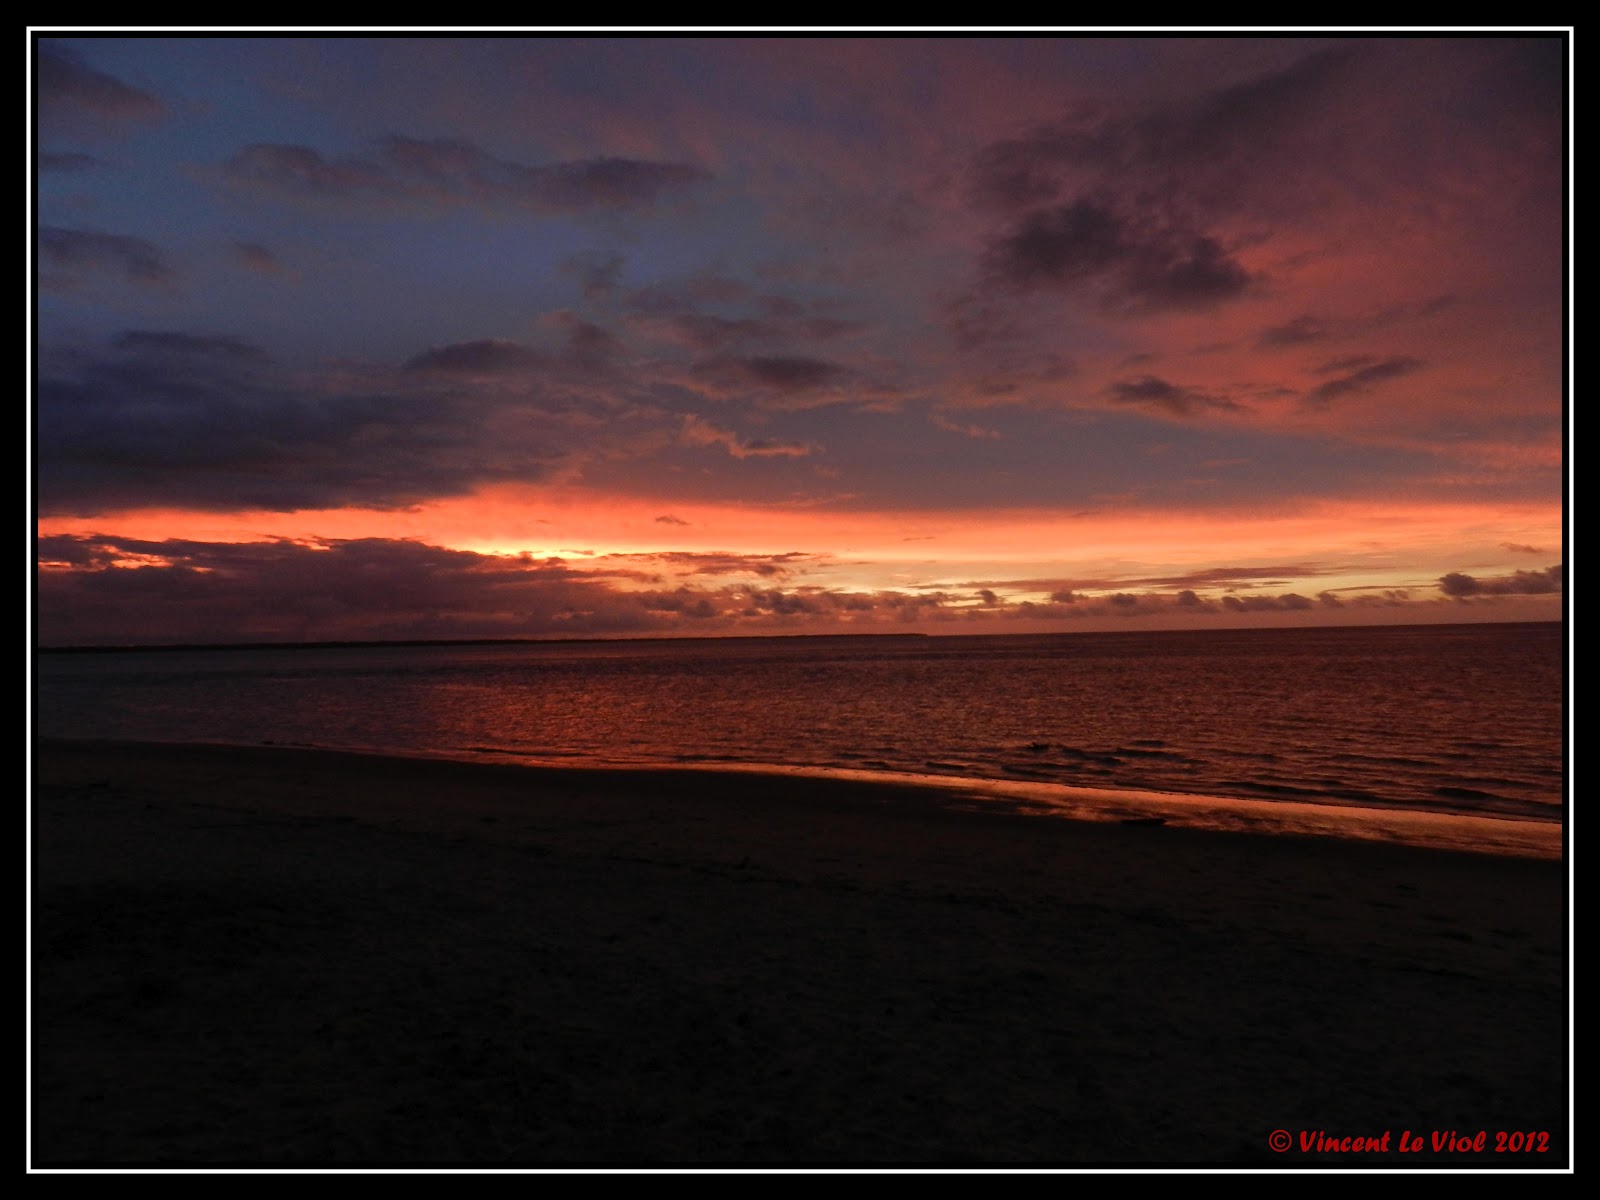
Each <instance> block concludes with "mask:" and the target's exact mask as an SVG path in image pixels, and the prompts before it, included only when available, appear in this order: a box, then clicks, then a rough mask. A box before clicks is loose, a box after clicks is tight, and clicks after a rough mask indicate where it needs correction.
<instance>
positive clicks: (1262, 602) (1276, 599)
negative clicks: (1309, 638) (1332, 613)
mask: <svg viewBox="0 0 1600 1200" xmlns="http://www.w3.org/2000/svg"><path fill="white" fill-rule="evenodd" d="M1222 607H1223V608H1224V609H1226V610H1227V611H1228V612H1236V613H1237V612H1301V611H1304V610H1305V609H1308V608H1314V607H1316V605H1315V604H1314V602H1313V601H1311V600H1308V599H1307V598H1306V597H1304V596H1301V595H1299V594H1297V593H1295V592H1285V593H1284V594H1283V595H1281V596H1224V597H1223V598H1222Z"/></svg>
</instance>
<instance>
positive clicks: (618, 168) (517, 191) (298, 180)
mask: <svg viewBox="0 0 1600 1200" xmlns="http://www.w3.org/2000/svg"><path fill="white" fill-rule="evenodd" d="M223 174H224V177H225V178H227V179H229V180H231V181H232V182H235V183H239V184H246V185H251V186H257V187H262V188H266V189H268V190H270V191H274V192H277V193H279V194H283V195H287V196H291V197H296V196H298V197H310V198H327V199H342V200H353V201H363V200H387V201H404V202H420V203H426V204H452V203H467V204H479V205H490V206H496V207H511V208H522V209H529V210H532V211H536V212H581V211H585V210H589V209H626V208H647V207H649V206H650V205H652V204H654V203H655V202H656V201H657V200H658V199H660V198H661V197H662V196H663V195H665V194H666V193H668V192H672V191H678V190H681V189H683V188H686V187H689V186H692V185H694V184H697V183H701V182H703V181H705V180H707V179H709V178H710V175H709V173H708V172H706V171H704V170H703V169H701V168H699V167H696V166H692V165H690V164H688V163H670V162H648V161H641V160H637V159H626V158H595V159H583V160H578V161H573V162H563V163H553V164H550V165H548V166H540V167H535V166H528V165H525V164H523V163H517V162H512V161H510V160H507V159H500V158H496V157H494V156H493V155H491V154H489V153H487V152H486V151H484V150H482V149H480V148H479V147H478V146H476V145H474V144H473V143H472V142H468V141H464V140H459V139H451V138H439V139H434V140H423V139H420V138H412V137H404V136H399V135H396V136H392V137H389V138H386V139H384V141H383V142H382V143H381V145H380V146H379V149H378V152H377V154H376V155H374V156H372V157H369V158H358V157H354V156H346V157H344V158H339V159H328V158H325V157H323V155H322V154H321V153H320V152H319V151H317V150H315V149H313V148H311V147H309V146H300V145H286V144H281V143H256V144H254V145H250V146H246V147H245V148H244V149H243V150H241V151H239V153H237V154H236V155H234V157H233V158H232V159H230V160H229V161H228V163H227V164H226V166H225V167H224V168H223Z"/></svg>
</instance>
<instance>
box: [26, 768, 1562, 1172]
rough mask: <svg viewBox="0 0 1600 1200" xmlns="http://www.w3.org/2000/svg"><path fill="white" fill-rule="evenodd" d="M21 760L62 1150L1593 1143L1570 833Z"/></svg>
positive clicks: (796, 782) (467, 774) (746, 790)
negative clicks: (1251, 833)
mask: <svg viewBox="0 0 1600 1200" xmlns="http://www.w3.org/2000/svg"><path fill="white" fill-rule="evenodd" d="M34 784H35V789H34V804H35V807H34V818H35V822H34V859H33V869H34V879H33V896H32V898H33V960H32V961H33V993H32V996H33V1028H32V1034H33V1061H32V1069H33V1078H32V1083H33V1089H32V1103H33V1107H32V1122H33V1124H32V1134H33V1140H32V1148H31V1162H32V1165H33V1166H35V1167H49V1166H72V1165H80V1166H91V1165H191V1166H198V1165H256V1166H330V1165H352V1166H359V1165H377V1166H382V1165H392V1166H404V1165H428V1164H433V1165H473V1166H495V1165H520V1166H535V1167H536V1166H558V1165H591V1166H629V1165H632V1166H667V1165H717V1164H727V1165H733V1164H749V1165H792V1166H805V1165H818V1166H824V1165H864V1166H871V1165H882V1166H894V1165H916V1164H921V1165H930V1166H942V1165H947V1166H958V1165H966V1166H1000V1165H1012V1164H1015V1165H1034V1166H1077V1165H1148V1166H1157V1165H1169V1164H1184V1165H1204V1164H1215V1165H1241V1166H1267V1167H1318V1168H1344V1167H1352V1168H1371V1167H1393V1166H1400V1165H1426V1166H1434V1167H1437V1166H1439V1165H1441V1164H1445V1165H1449V1166H1454V1167H1461V1168H1482V1167H1521V1168H1542V1169H1560V1168H1565V1167H1567V1166H1568V1165H1569V1162H1570V1158H1569V1156H1570V1152H1571V1142H1570V1137H1569V1128H1568V1119H1569V1117H1568V1112H1569V1110H1568V1100H1569V1088H1570V1074H1569V1073H1570V1057H1569V1047H1568V984H1567V936H1566V926H1567V917H1566V914H1567V904H1566V872H1565V868H1564V866H1563V865H1562V864H1561V863H1557V862H1548V861H1544V862H1540V861H1528V860H1519V859H1510V858H1493V857H1487V856H1472V855H1463V854H1449V853H1443V852H1437V851H1423V850H1416V849H1407V848H1403V847H1394V846H1384V845H1374V844H1362V843H1353V842H1339V841H1333V840H1290V839H1284V838H1269V837H1246V836H1237V835H1225V834H1214V833H1200V832H1197V831H1193V830H1183V829H1174V828H1170V827H1167V828H1161V827H1132V826H1121V825H1092V824H1081V823H1076V822H1068V821H1059V820H1047V819H1039V818H1023V817H1009V816H974V815H970V814H963V813H950V812H940V811H936V810H933V809H930V807H929V806H928V805H927V803H926V802H925V801H924V800H923V799H922V798H921V797H919V796H918V795H917V794H916V793H914V792H908V791H902V790H899V789H895V788H890V787H885V786H877V785H869V784H854V783H842V782H818V781H815V780H807V779H798V778H783V777H779V778H768V777H759V776H749V775H737V774H714V773H688V772H683V773H680V772H654V773H652V772H639V771H634V772H594V771H591V772H584V771H547V770H532V769H526V768H517V767H499V766H482V765H479V766H473V765H460V764H453V763H446V762H437V761H414V760H397V759H383V758H370V757H362V756H356V755H346V754H333V753H317V752H310V751H297V750H284V749H260V750H256V749H222V748H215V747H189V748H179V747H168V746H138V745H123V746H116V745H104V744H90V743H70V742H56V743H49V742H46V743H42V744H39V745H38V746H37V747H36V749H35V755H34ZM1274 1130H1284V1131H1287V1132H1288V1134H1289V1135H1290V1137H1291V1138H1292V1139H1293V1145H1292V1148H1291V1149H1290V1150H1289V1151H1288V1152H1287V1153H1281V1154H1280V1153H1274V1152H1273V1150H1272V1149H1270V1148H1269V1135H1271V1134H1272V1132H1273V1131H1274ZM1405 1130H1409V1131H1410V1133H1411V1135H1412V1136H1413V1137H1414V1136H1417V1135H1419V1134H1420V1135H1421V1136H1422V1138H1423V1139H1424V1143H1423V1149H1422V1151H1421V1152H1418V1153H1405V1154H1402V1153H1400V1151H1399V1147H1398V1142H1399V1139H1400V1137H1401V1135H1402V1131H1405ZM1452 1130H1454V1131H1456V1132H1458V1133H1460V1134H1466V1135H1468V1136H1469V1137H1470V1136H1471V1135H1475V1134H1476V1133H1478V1132H1479V1131H1480V1130H1481V1131H1484V1132H1485V1133H1486V1134H1487V1140H1486V1148H1485V1149H1484V1150H1483V1151H1482V1152H1466V1153H1455V1154H1451V1153H1448V1152H1443V1153H1434V1152H1433V1149H1432V1146H1431V1144H1430V1143H1431V1135H1432V1134H1434V1133H1435V1132H1438V1133H1439V1134H1445V1133H1447V1132H1448V1131H1452ZM1302 1131H1305V1132H1307V1133H1309V1134H1310V1135H1312V1136H1315V1134H1316V1133H1317V1132H1318V1131H1324V1132H1325V1134H1326V1135H1327V1136H1328V1137H1330V1138H1344V1137H1350V1136H1371V1137H1381V1136H1382V1135H1384V1134H1385V1133H1388V1134H1389V1135H1390V1143H1389V1144H1390V1150H1389V1153H1388V1154H1383V1153H1381V1152H1380V1153H1356V1152H1350V1153H1342V1154H1340V1153H1321V1154H1319V1153H1316V1152H1315V1151H1313V1152H1310V1153H1307V1152H1303V1151H1302V1150H1301V1149H1300V1137H1301V1134H1302ZM1502 1131H1504V1132H1506V1133H1510V1132H1512V1131H1524V1132H1527V1131H1532V1132H1533V1133H1534V1134H1535V1135H1540V1134H1543V1135H1547V1140H1544V1139H1540V1138H1538V1137H1537V1136H1536V1138H1535V1144H1536V1145H1538V1144H1541V1143H1542V1144H1544V1145H1546V1146H1547V1147H1548V1148H1547V1150H1546V1151H1545V1152H1544V1153H1527V1152H1521V1153H1515V1154H1513V1153H1509V1152H1507V1153H1495V1149H1496V1135H1497V1133H1500V1132H1502Z"/></svg>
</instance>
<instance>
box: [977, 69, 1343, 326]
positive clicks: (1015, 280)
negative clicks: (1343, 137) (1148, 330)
mask: <svg viewBox="0 0 1600 1200" xmlns="http://www.w3.org/2000/svg"><path fill="white" fill-rule="evenodd" d="M1356 57H1357V53H1356V52H1355V51H1353V50H1349V49H1333V50H1326V51H1319V52H1315V53H1313V54H1310V55H1308V56H1307V57H1305V58H1303V59H1301V60H1300V61H1299V62H1296V63H1294V64H1292V65H1290V66H1289V67H1287V68H1284V69H1282V70H1278V71H1274V72H1270V73H1267V74H1264V75H1262V76H1259V77H1258V78H1256V79H1252V80H1248V81H1245V82H1243V83H1240V84H1236V85H1234V86H1230V87H1226V88H1222V89H1219V90H1216V91H1213V92H1209V93H1206V94H1205V95H1203V96H1200V97H1198V98H1194V99H1185V100H1181V101H1177V102H1173V103H1169V104H1168V105H1166V106H1164V107H1159V108H1154V109H1149V110H1146V111H1144V112H1142V113H1136V114H1132V115H1107V114H1103V113H1098V112H1093V111H1089V112H1085V113H1083V114H1080V115H1078V116H1075V117H1072V118H1069V119H1068V120H1066V121H1064V122H1062V123H1059V124H1056V125H1046V126H1042V127H1039V128H1037V129H1035V130H1034V131H1032V132H1031V133H1029V134H1028V135H1026V136H1024V137H1021V138H1015V139H1010V140H1007V141H1003V142H998V143H995V144H993V145H990V146H988V147H985V148H984V149H983V150H981V151H979V152H978V154H977V155H976V156H975V158H974V161H973V165H972V171H971V190H972V195H973V196H974V198H975V199H976V200H977V202H978V203H979V204H980V205H981V206H985V207H989V208H997V209H999V210H1002V211H1005V212H1009V213H1012V214H1015V215H1014V216H1013V217H1011V218H1010V220H1009V225H1008V228H1006V229H1005V230H1004V231H1003V232H1001V233H1000V234H999V235H998V236H997V237H995V238H994V239H993V240H992V241H991V242H990V243H989V247H988V250H987V253H986V256H985V268H986V275H987V277H988V279H989V280H990V282H991V284H993V285H997V286H999V287H1000V288H1002V289H1011V290H1021V291H1027V290H1032V289H1036V288H1041V287H1050V288H1058V289H1074V288H1079V287H1085V286H1092V287H1093V288H1095V289H1096V290H1097V291H1098V292H1099V295H1100V300H1101V303H1102V305H1103V307H1104V308H1105V309H1106V310H1107V311H1108V312H1111V313H1114V314H1117V315H1123V316H1138V315H1143V314H1148V313H1156V312H1163V311H1171V310H1184V309H1199V310H1204V309H1210V308H1214V307H1216V306H1218V305H1221V304H1223V303H1226V302H1228V301H1231V300H1235V299H1238V298H1239V297H1241V296H1243V295H1245V294H1246V293H1248V292H1249V291H1250V290H1251V288H1252V286H1253V284H1254V283H1255V282H1256V280H1255V278H1254V277H1253V276H1252V274H1251V273H1250V272H1249V271H1248V270H1247V269H1246V268H1245V267H1244V265H1243V264H1242V263H1241V262H1239V260H1238V259H1237V258H1236V257H1235V256H1234V252H1233V250H1232V249H1231V248H1230V247H1229V245H1228V239H1227V238H1225V237H1224V236H1222V235H1221V234H1220V233H1219V232H1218V229H1219V227H1220V225H1221V223H1222V222H1225V221H1228V220H1231V219H1234V218H1236V217H1237V216H1238V215H1240V213H1241V212H1243V211H1248V209H1249V208H1250V204H1251V201H1253V200H1259V199H1260V198H1261V197H1262V196H1263V195H1264V194H1266V195H1271V193H1270V192H1268V191H1267V181H1269V180H1276V181H1279V183H1280V186H1279V189H1278V191H1279V192H1280V193H1281V192H1282V191H1284V190H1285V189H1284V187H1283V186H1282V181H1284V180H1286V179H1288V178H1294V177H1297V176H1298V175H1299V174H1301V173H1302V172H1303V168H1304V166H1305V145H1306V138H1307V134H1308V131H1309V130H1310V129H1312V128H1320V127H1321V126H1325V125H1327V124H1328V122H1329V115H1328V114H1329V112H1330V102H1331V100H1332V98H1333V96H1334V95H1335V94H1336V93H1338V92H1339V91H1341V90H1343V89H1345V88H1347V87H1348V86H1349V83H1350V80H1351V67H1352V64H1353V63H1354V61H1355V59H1356ZM1278 203H1281V201H1280V200H1279V199H1277V198H1276V197H1274V198H1272V199H1270V200H1269V201H1268V203H1267V207H1268V208H1271V207H1273V206H1274V205H1276V204H1278Z"/></svg>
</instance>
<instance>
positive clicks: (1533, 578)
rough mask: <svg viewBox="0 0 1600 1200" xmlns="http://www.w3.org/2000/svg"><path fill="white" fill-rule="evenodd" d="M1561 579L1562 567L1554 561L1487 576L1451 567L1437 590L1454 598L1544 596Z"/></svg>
mask: <svg viewBox="0 0 1600 1200" xmlns="http://www.w3.org/2000/svg"><path fill="white" fill-rule="evenodd" d="M1563 582H1564V569H1563V566H1562V564H1560V563H1557V564H1556V565H1555V566H1553V567H1548V568H1546V569H1545V570H1543V571H1516V572H1513V573H1512V574H1510V575H1498V576H1495V577H1493V578H1490V579H1478V578H1476V577H1474V576H1472V575H1466V574H1463V573H1462V572H1460V571H1452V572H1451V573H1450V574H1448V575H1444V576H1442V577H1440V579H1439V590H1440V591H1441V592H1443V593H1444V594H1445V595H1446V596H1449V597H1451V598H1452V599H1456V600H1463V599H1465V598H1466V597H1468V596H1548V595H1550V594H1552V593H1555V592H1559V591H1561V588H1562V584H1563Z"/></svg>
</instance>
